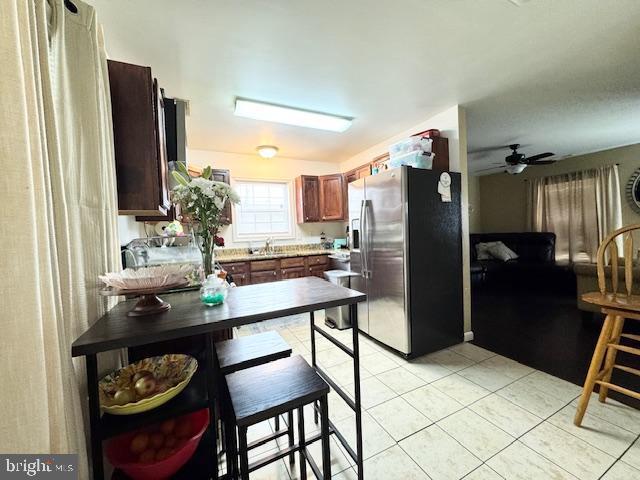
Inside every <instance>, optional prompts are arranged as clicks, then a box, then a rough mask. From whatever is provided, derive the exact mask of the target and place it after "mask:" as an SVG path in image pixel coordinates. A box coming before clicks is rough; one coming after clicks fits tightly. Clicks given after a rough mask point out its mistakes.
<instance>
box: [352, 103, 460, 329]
mask: <svg viewBox="0 0 640 480" xmlns="http://www.w3.org/2000/svg"><path fill="white" fill-rule="evenodd" d="M430 128H437V129H438V130H440V132H441V134H442V136H443V137H447V138H448V139H449V169H450V170H451V171H452V172H460V173H461V175H462V201H461V211H462V278H463V289H464V330H465V332H470V331H471V284H470V273H469V261H470V259H469V186H468V183H467V182H468V175H467V126H466V116H465V111H464V109H463V108H462V107H460V106H459V105H455V106H453V107H451V108H449V109H447V110H445V111H443V112H441V113H439V114H437V115H435V116H433V117H431V118H429V119H427V120H425V121H423V122H421V123H419V124H418V125H415V126H413V127H411V128H410V129H408V130H405V131H403V132H400V133H398V134H397V135H394V136H393V137H390V138H388V139H386V140H384V141H382V142H380V143H377V144H376V145H374V146H372V147H370V148H368V149H366V150H364V151H362V152H360V153H358V154H357V155H354V156H353V157H351V158H350V159H348V160H347V161H345V162H342V163H341V164H340V169H341V171H343V172H347V171H349V170H351V169H352V168H355V167H359V166H360V165H363V164H365V163H367V162H370V161H371V160H373V159H374V158H375V157H377V156H379V155H382V154H383V153H385V152H386V151H387V148H388V146H389V145H391V144H392V143H395V142H397V141H399V140H402V139H403V138H406V137H408V136H411V135H413V134H415V133H417V132H421V131H423V130H428V129H430Z"/></svg>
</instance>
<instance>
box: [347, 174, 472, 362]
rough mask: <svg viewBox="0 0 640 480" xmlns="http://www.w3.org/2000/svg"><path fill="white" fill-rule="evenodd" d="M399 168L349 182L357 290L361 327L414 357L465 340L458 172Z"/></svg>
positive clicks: (374, 336) (354, 285)
mask: <svg viewBox="0 0 640 480" xmlns="http://www.w3.org/2000/svg"><path fill="white" fill-rule="evenodd" d="M440 175H441V172H436V171H432V170H423V169H415V168H411V167H400V168H396V169H393V170H387V171H385V172H383V173H379V174H377V175H373V176H370V177H365V178H361V179H359V180H356V181H354V182H352V183H350V184H349V227H350V235H351V239H350V240H351V245H352V249H351V270H352V271H353V272H355V273H358V274H359V275H358V276H354V277H352V278H351V288H353V289H355V290H359V291H361V292H365V293H366V294H367V301H366V302H363V303H360V304H358V309H359V310H358V323H359V327H360V330H361V331H362V332H364V333H366V334H367V335H369V336H370V337H372V338H374V339H375V340H377V341H379V342H381V343H383V344H385V345H387V346H389V347H391V348H393V349H394V350H397V351H398V352H400V353H402V354H404V355H405V356H407V357H414V356H418V355H422V354H425V353H429V352H433V351H436V350H440V349H442V348H445V347H448V346H450V345H453V344H456V343H459V342H461V341H462V339H463V300H462V238H461V235H462V233H461V213H460V174H458V173H450V174H449V175H450V177H451V186H450V191H451V196H450V197H451V201H449V202H444V201H443V199H442V196H441V194H440V193H439V192H438V182H439V181H440Z"/></svg>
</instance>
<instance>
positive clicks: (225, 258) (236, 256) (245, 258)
mask: <svg viewBox="0 0 640 480" xmlns="http://www.w3.org/2000/svg"><path fill="white" fill-rule="evenodd" d="M338 253H349V251H348V250H327V249H303V250H291V251H286V252H274V253H269V254H253V255H252V254H249V253H232V254H226V255H225V254H220V253H219V252H217V253H216V261H217V262H219V263H230V262H249V261H257V260H273V259H276V258H290V257H308V256H311V255H333V254H338Z"/></svg>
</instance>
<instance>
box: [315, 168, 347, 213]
mask: <svg viewBox="0 0 640 480" xmlns="http://www.w3.org/2000/svg"><path fill="white" fill-rule="evenodd" d="M318 181H319V186H320V218H321V220H323V221H325V222H330V221H336V220H344V211H345V208H344V204H345V202H344V188H343V183H342V174H340V173H337V174H334V175H324V176H322V177H318Z"/></svg>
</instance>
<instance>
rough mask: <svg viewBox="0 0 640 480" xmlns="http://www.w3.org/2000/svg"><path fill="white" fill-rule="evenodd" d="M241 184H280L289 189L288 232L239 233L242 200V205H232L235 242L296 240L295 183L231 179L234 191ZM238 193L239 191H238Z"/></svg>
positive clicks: (276, 180) (232, 226)
mask: <svg viewBox="0 0 640 480" xmlns="http://www.w3.org/2000/svg"><path fill="white" fill-rule="evenodd" d="M240 183H280V184H283V185H285V187H286V189H287V197H288V201H289V208H288V210H289V212H288V218H287V225H288V231H287V232H286V233H280V234H274V233H254V234H251V235H242V234H240V233H239V232H238V225H239V223H240V222H239V220H240V218H241V216H242V215H241V214H240V212H239V209H240V208H242V207H241V205H242V199H240V200H241V202H240V205H232V207H231V208H232V210H233V219H234V221H233V222H232V224H231V233H232V238H233V241H234V242H254V241H260V240H266V239H267V238H272V239H274V240H275V239H277V240H292V239H295V238H296V231H295V225H294V219H295V208H296V204H295V191H294V189H293V181H292V180H291V179H285V178H243V177H240V178H233V177H232V178H231V186H232V187H233V188H234V189H237V186H238V184H240ZM236 191H237V190H236Z"/></svg>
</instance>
